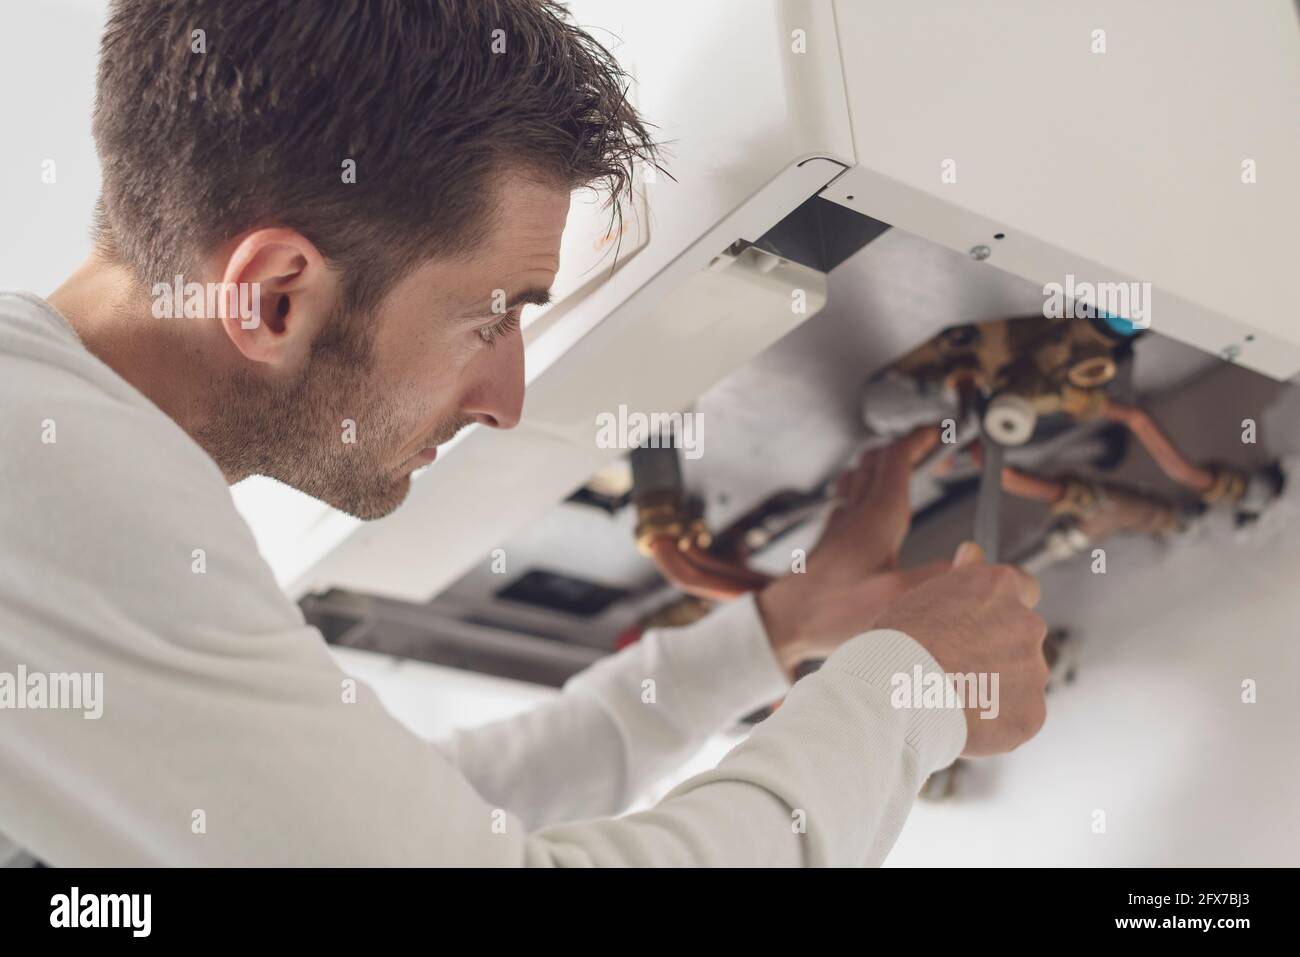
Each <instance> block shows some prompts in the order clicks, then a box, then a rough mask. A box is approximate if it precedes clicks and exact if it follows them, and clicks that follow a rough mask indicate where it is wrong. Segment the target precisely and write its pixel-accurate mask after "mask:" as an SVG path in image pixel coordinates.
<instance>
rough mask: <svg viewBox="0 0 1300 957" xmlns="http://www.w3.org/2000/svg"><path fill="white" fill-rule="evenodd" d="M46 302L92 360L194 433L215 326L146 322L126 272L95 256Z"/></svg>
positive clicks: (203, 412)
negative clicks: (123, 380)
mask: <svg viewBox="0 0 1300 957" xmlns="http://www.w3.org/2000/svg"><path fill="white" fill-rule="evenodd" d="M47 298H48V301H49V303H50V304H51V305H52V306H54V308H55V309H57V310H58V311H59V312H60V313H62V314H63V316H64V317H65V318H66V319H67V320H68V322H69V323H70V324H71V325H72V328H73V329H75V330H76V332H77V335H78V336H79V337H80V338H81V341H82V343H84V344H85V346H86V348H87V349H88V350H89V351H90V352H91V353H92V354H93V355H94V356H96V357H97V358H98V359H100V360H101V361H102V362H104V363H105V364H106V365H108V366H109V367H110V368H112V369H113V371H114V372H116V373H117V374H118V375H120V376H121V377H122V378H123V379H125V380H126V381H127V382H129V383H131V385H133V386H135V388H136V389H138V390H139V391H140V392H141V393H143V394H144V395H145V396H146V397H147V398H148V399H149V400H150V401H151V402H153V404H154V405H156V406H158V408H159V409H161V410H162V411H163V412H165V413H166V414H167V415H168V416H170V417H171V418H172V419H173V420H174V421H175V422H176V424H177V425H179V426H180V427H181V428H182V429H184V430H185V431H186V433H188V434H189V435H190V436H191V437H194V436H195V435H196V433H197V431H198V429H199V428H200V427H201V426H202V424H203V423H204V422H205V421H206V420H207V417H208V415H209V410H208V409H207V407H206V405H205V403H204V401H203V396H204V394H205V390H204V389H203V388H202V387H201V384H202V383H203V382H205V381H208V379H209V378H210V377H211V376H212V374H213V369H212V361H211V357H212V355H213V350H214V349H215V347H216V346H218V345H219V342H218V341H217V340H215V339H214V338H213V336H214V333H219V332H220V329H219V328H218V327H217V326H216V324H215V323H210V322H205V321H203V320H194V321H186V320H183V319H179V320H174V319H156V318H154V316H153V313H152V308H151V302H150V300H149V298H148V296H147V294H146V293H145V292H144V291H143V290H142V289H141V287H140V286H139V284H138V283H136V282H134V281H133V277H132V276H131V274H130V272H129V271H128V270H126V269H124V268H123V267H121V266H117V265H114V264H113V263H111V262H109V261H107V260H106V259H104V258H103V257H101V256H100V255H98V254H93V255H92V256H91V257H90V258H89V259H87V260H86V261H85V262H84V263H83V264H82V265H81V267H80V268H78V269H77V271H76V272H75V273H73V274H72V275H71V276H69V277H68V279H67V280H65V281H64V283H63V285H61V286H59V288H58V289H56V290H55V291H54V292H53V293H51V294H50V295H49V296H48V297H47ZM240 478H243V476H231V475H226V480H227V481H228V482H232V483H233V482H236V481H238V480H239V479H240Z"/></svg>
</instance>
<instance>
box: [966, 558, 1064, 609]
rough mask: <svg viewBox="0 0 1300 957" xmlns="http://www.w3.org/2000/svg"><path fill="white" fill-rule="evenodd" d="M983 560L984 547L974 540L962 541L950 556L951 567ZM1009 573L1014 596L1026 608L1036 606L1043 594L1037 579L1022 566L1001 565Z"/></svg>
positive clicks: (975, 563)
mask: <svg viewBox="0 0 1300 957" xmlns="http://www.w3.org/2000/svg"><path fill="white" fill-rule="evenodd" d="M984 562H985V556H984V549H982V548H980V547H979V546H978V545H976V544H975V543H974V542H962V543H961V544H960V545H958V546H957V553H956V554H955V555H953V557H952V567H953V568H966V567H968V566H972V565H982V564H984ZM998 567H1001V568H1005V569H1006V570H1007V571H1008V572H1010V573H1011V578H1010V579H1009V580H1010V582H1011V585H1012V587H1013V588H1014V589H1015V592H1016V598H1017V599H1019V601H1020V603H1021V604H1022V605H1024V606H1025V607H1026V608H1036V607H1037V606H1038V602H1039V599H1041V598H1042V596H1043V589H1042V586H1040V585H1039V584H1038V579H1037V578H1035V577H1034V576H1033V575H1031V574H1029V572H1027V571H1025V570H1024V569H1023V568H1017V567H1016V566H1015V565H1001V566H998Z"/></svg>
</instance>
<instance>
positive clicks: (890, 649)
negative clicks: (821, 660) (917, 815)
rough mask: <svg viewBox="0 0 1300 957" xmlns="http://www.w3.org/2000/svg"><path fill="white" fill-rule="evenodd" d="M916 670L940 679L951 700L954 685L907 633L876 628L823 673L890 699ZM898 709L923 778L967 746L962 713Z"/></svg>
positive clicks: (847, 647) (840, 651) (848, 644)
mask: <svg viewBox="0 0 1300 957" xmlns="http://www.w3.org/2000/svg"><path fill="white" fill-rule="evenodd" d="M917 665H920V666H921V674H922V676H923V677H924V676H925V675H929V674H936V673H937V674H940V675H943V676H944V679H943V680H944V687H945V700H953V698H955V697H956V695H955V686H954V685H953V683H952V679H951V678H950V677H949V676H948V675H947V674H946V673H945V672H944V670H943V668H941V667H940V666H939V662H937V661H935V659H934V657H933V656H932V655H931V654H930V653H929V652H928V651H926V650H925V648H923V647H922V646H921V645H920V643H919V642H917V641H915V640H914V639H912V638H911V637H909V636H908V635H907V634H905V633H903V632H901V631H896V630H894V629H892V628H880V629H877V630H875V631H869V632H867V633H866V634H863V635H858V637H856V638H853V639H852V640H850V641H847V642H845V643H844V644H843V645H841V646H840V647H839V648H838V649H836V651H835V653H834V654H832V655H831V656H830V657H829V658H827V659H826V663H825V664H824V665H822V667H823V668H830V669H833V670H835V671H840V672H843V673H844V674H848V675H852V676H853V677H855V678H858V679H860V680H862V681H865V682H867V683H868V684H870V685H873V686H875V687H877V688H880V689H883V690H884V691H886V692H887V693H889V694H890V697H891V705H893V691H894V690H895V688H897V687H898V686H899V684H900V683H901V682H903V681H906V683H907V685H908V686H909V687H910V686H911V685H912V683H913V681H914V680H915V679H914V676H915V671H916V667H917ZM893 706H895V707H897V710H898V711H900V712H902V713H904V714H905V715H906V716H907V718H906V719H907V730H906V740H907V743H908V744H909V745H911V746H912V748H913V749H914V750H915V751H916V752H917V754H919V755H920V757H921V764H922V767H923V768H924V771H925V773H926V774H929V773H931V772H933V771H937V770H939V769H940V768H944V767H947V766H948V765H949V764H952V762H953V761H955V760H956V759H957V756H958V755H960V754H961V752H962V749H963V748H965V747H966V716H965V714H964V713H963V711H962V709H961V708H944V707H937V708H936V707H916V706H913V707H898V706H897V705H893Z"/></svg>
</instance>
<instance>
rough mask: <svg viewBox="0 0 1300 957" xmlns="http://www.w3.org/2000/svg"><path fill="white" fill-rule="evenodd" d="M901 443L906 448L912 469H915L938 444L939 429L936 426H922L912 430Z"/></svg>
mask: <svg viewBox="0 0 1300 957" xmlns="http://www.w3.org/2000/svg"><path fill="white" fill-rule="evenodd" d="M903 442H904V443H905V444H906V446H907V452H908V456H909V459H910V461H911V463H912V467H913V468H915V467H916V465H917V463H919V462H920V461H921V459H923V458H925V456H926V455H927V454H928V453H929V451H930V450H931V449H932V448H934V447H935V445H936V444H938V442H939V427H938V426H937V425H923V426H920V427H919V428H916V429H913V430H912V431H911V432H910V433H908V435H907V436H906V437H904V439H903Z"/></svg>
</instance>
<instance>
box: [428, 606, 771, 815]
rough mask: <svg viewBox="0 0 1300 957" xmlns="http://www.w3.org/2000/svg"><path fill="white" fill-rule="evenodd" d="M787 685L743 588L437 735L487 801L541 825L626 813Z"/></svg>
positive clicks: (444, 752) (441, 747)
mask: <svg viewBox="0 0 1300 957" xmlns="http://www.w3.org/2000/svg"><path fill="white" fill-rule="evenodd" d="M789 687H790V681H789V679H788V677H787V676H786V674H785V672H784V671H783V670H782V668H781V666H780V664H779V663H778V661H777V659H776V656H775V654H774V653H773V651H772V647H771V644H770V642H769V641H768V639H767V635H766V632H765V631H764V628H763V624H762V620H761V619H760V618H759V615H758V610H757V608H756V607H755V603H754V599H753V597H752V596H750V595H746V596H744V597H742V598H738V599H736V600H735V601H733V602H729V603H728V604H726V605H723V606H722V607H721V608H719V609H717V610H715V611H714V612H713V613H712V614H710V615H708V616H707V617H705V618H703V619H701V620H700V621H698V622H695V623H694V624H691V625H689V626H687V627H685V628H674V629H662V630H660V629H656V630H653V631H648V632H646V633H645V635H643V636H642V638H641V640H640V641H638V642H637V643H636V644H634V645H632V646H630V647H628V648H626V649H624V650H623V651H621V652H620V653H618V654H616V655H612V656H610V657H609V658H606V659H604V660H602V661H600V662H597V663H596V664H595V665H593V666H591V667H589V668H587V669H586V670H584V671H583V672H581V673H580V674H578V675H575V676H574V677H573V678H572V679H570V681H569V682H568V683H567V684H566V686H565V688H564V693H563V694H561V695H560V696H558V697H557V698H555V699H554V700H552V701H550V702H547V703H546V704H545V705H542V706H541V707H538V708H534V709H532V710H530V711H527V712H525V713H523V714H521V715H517V716H513V717H510V718H507V719H505V720H502V721H496V722H492V723H490V724H486V725H483V726H481V727H477V728H471V729H467V730H463V731H457V732H456V733H455V734H453V735H452V736H450V737H449V738H447V739H445V740H442V741H439V742H437V744H438V747H439V748H440V750H441V751H442V753H443V754H444V755H445V756H446V757H447V758H448V759H449V760H450V761H451V762H452V763H454V764H455V765H456V767H457V768H458V769H459V770H460V772H461V773H462V774H464V775H465V777H466V778H468V779H469V781H470V783H471V784H472V785H473V786H474V787H475V789H476V790H477V791H478V792H479V794H481V795H482V796H483V797H484V798H485V799H487V800H489V801H492V802H495V803H497V804H499V805H500V806H502V807H504V808H508V809H509V810H510V811H512V812H513V813H515V814H516V815H517V816H518V817H519V818H520V819H521V820H522V821H523V822H524V823H525V824H526V825H527V826H529V827H538V826H541V825H544V824H550V823H553V822H557V821H568V820H574V819H577V818H589V817H597V816H602V815H612V814H617V813H619V812H621V811H623V810H624V809H626V808H627V806H628V805H629V804H631V803H632V802H633V801H634V800H636V799H637V798H638V797H640V796H641V795H642V794H644V793H645V792H646V790H647V789H648V788H649V787H650V786H651V785H653V784H654V783H655V782H657V781H658V780H661V779H662V778H663V777H664V776H665V775H666V774H668V773H670V772H671V771H672V770H673V769H674V768H676V767H678V766H679V765H680V764H681V763H682V762H684V761H685V760H687V759H688V758H689V757H690V756H691V755H692V754H694V753H695V752H696V751H698V750H699V748H700V747H702V746H703V744H704V743H705V742H706V741H707V740H708V738H709V737H710V736H712V735H714V734H716V733H718V732H719V731H721V730H723V729H724V728H726V727H727V726H728V725H729V724H731V723H732V722H734V721H736V720H737V719H738V718H740V717H743V716H744V715H746V714H749V713H751V712H753V711H755V710H757V709H758V708H759V707H761V706H763V705H766V704H771V703H772V702H773V701H776V700H777V699H779V698H780V697H781V696H782V695H784V694H785V693H786V692H787V691H788V690H789Z"/></svg>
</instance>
